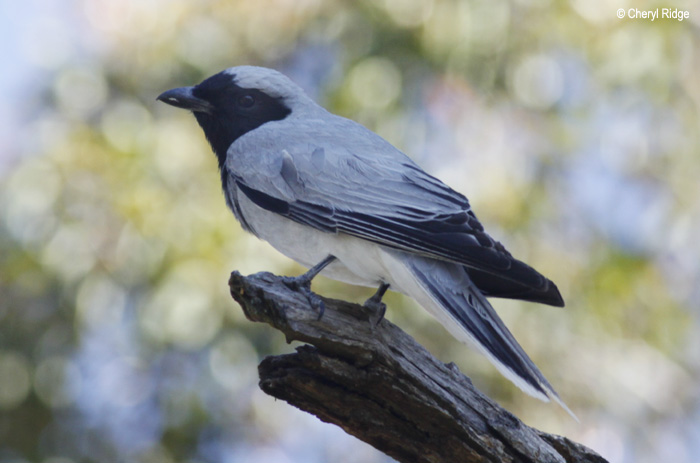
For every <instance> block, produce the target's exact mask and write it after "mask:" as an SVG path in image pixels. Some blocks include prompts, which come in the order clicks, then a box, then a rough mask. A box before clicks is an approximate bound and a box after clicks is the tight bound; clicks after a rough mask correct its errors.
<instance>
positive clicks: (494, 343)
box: [404, 256, 578, 421]
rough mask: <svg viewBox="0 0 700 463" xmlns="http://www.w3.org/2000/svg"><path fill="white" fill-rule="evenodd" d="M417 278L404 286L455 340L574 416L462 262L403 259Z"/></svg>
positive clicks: (516, 383)
mask: <svg viewBox="0 0 700 463" xmlns="http://www.w3.org/2000/svg"><path fill="white" fill-rule="evenodd" d="M404 264H405V265H406V267H407V268H408V270H409V272H410V273H411V275H412V276H413V279H414V280H415V283H416V284H415V285H412V287H411V288H404V290H405V292H406V293H408V295H409V296H411V297H413V298H414V299H415V300H416V301H417V302H419V303H420V304H421V305H422V306H423V307H425V308H426V309H427V310H428V311H429V312H431V314H432V315H433V316H434V317H436V318H437V319H438V321H439V322H440V323H442V325H443V326H444V327H445V328H446V329H447V330H448V331H449V332H450V333H451V334H452V335H453V336H455V337H456V338H457V339H459V340H460V341H462V342H467V343H469V344H471V345H473V346H474V347H475V348H476V349H477V350H479V351H480V352H481V353H483V354H484V355H485V356H486V357H487V358H488V359H489V360H490V361H491V362H492V363H493V364H494V365H495V366H496V368H498V370H499V371H500V372H501V373H502V374H503V375H504V376H505V377H506V378H508V379H509V380H511V381H512V382H513V383H514V384H515V385H516V386H518V387H519V388H520V389H522V390H523V391H525V392H526V393H528V394H530V395H532V396H534V397H537V398H538V399H540V400H543V401H545V402H549V400H550V399H552V400H554V401H555V402H557V403H558V404H559V405H561V406H562V407H563V408H564V409H565V410H566V411H567V412H568V413H569V414H570V415H571V416H572V417H573V418H574V419H575V420H577V421H578V418H576V415H574V414H573V412H571V410H570V409H569V407H567V406H566V404H565V403H564V402H563V401H562V400H561V398H560V397H559V395H558V394H557V393H556V391H555V390H554V388H553V387H552V385H551V384H549V381H547V379H546V378H545V377H544V375H543V374H542V373H541V372H540V371H539V369H538V368H537V366H535V364H534V363H533V361H532V360H530V358H529V357H528V355H527V354H526V353H525V351H524V350H523V348H522V347H520V345H519V344H518V342H517V341H516V340H515V338H514V337H513V335H512V334H511V333H510V331H509V330H508V328H506V326H505V324H504V323H503V322H502V321H501V319H500V317H499V316H498V314H497V313H496V311H495V310H494V309H493V307H492V306H491V304H490V303H489V302H488V300H487V299H486V297H484V295H483V294H482V293H481V292H480V291H479V289H478V288H477V287H476V286H475V285H474V284H473V283H472V281H471V280H470V278H469V275H468V274H467V272H466V270H465V269H464V267H462V266H461V265H458V264H453V263H449V262H443V261H436V260H433V259H427V258H422V257H417V256H411V257H410V258H406V259H404Z"/></svg>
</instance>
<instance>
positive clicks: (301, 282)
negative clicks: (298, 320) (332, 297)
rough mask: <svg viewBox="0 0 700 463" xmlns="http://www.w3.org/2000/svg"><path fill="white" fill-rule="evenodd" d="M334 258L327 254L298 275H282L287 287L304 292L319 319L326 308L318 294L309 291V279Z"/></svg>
mask: <svg viewBox="0 0 700 463" xmlns="http://www.w3.org/2000/svg"><path fill="white" fill-rule="evenodd" d="M334 260H335V256H332V255H330V254H329V255H328V256H327V257H326V258H325V259H323V260H322V261H321V262H319V263H318V264H316V265H314V266H313V267H311V268H310V269H309V270H308V271H307V272H306V273H304V274H302V275H299V276H298V277H282V282H283V283H284V284H285V285H287V286H288V287H289V288H291V289H293V290H295V291H299V292H301V293H302V294H304V296H306V299H308V301H309V304H311V307H313V308H315V309H318V319H319V320H320V319H321V317H323V312H325V310H326V305H325V304H324V303H323V301H322V300H321V298H320V297H319V296H318V294H315V293H314V292H313V291H311V280H313V279H314V277H315V276H316V275H318V274H319V273H321V270H323V269H324V268H326V267H327V266H328V264H330V263H331V262H333V261H334Z"/></svg>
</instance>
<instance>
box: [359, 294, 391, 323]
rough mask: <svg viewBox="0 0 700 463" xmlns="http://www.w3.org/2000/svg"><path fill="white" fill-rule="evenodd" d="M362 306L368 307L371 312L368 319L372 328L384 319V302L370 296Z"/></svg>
mask: <svg viewBox="0 0 700 463" xmlns="http://www.w3.org/2000/svg"><path fill="white" fill-rule="evenodd" d="M363 307H365V308H366V309H369V310H370V311H371V314H370V316H369V321H370V323H371V324H372V328H376V327H377V326H379V324H380V323H381V322H382V320H384V314H385V313H386V304H385V303H383V302H381V301H377V300H375V299H374V298H373V297H370V298H369V299H367V300H366V301H365V303H364V304H363Z"/></svg>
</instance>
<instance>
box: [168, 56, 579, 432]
mask: <svg viewBox="0 0 700 463" xmlns="http://www.w3.org/2000/svg"><path fill="white" fill-rule="evenodd" d="M157 100H159V101H162V102H164V103H166V104H168V105H171V106H174V107H177V108H182V109H186V110H189V111H191V112H192V113H193V114H194V117H195V119H196V120H197V122H198V124H199V126H200V127H201V129H202V130H203V132H204V135H205V137H206V139H207V140H208V142H209V144H210V145H211V148H212V150H213V152H214V154H215V155H216V158H217V161H218V167H219V171H220V174H221V183H222V188H223V192H224V196H225V199H226V203H227V205H228V207H229V208H230V209H231V211H232V212H233V214H234V215H235V217H236V218H237V219H238V221H239V222H240V224H241V226H242V228H243V229H244V230H246V231H248V232H250V233H252V234H253V235H255V236H256V237H258V238H260V239H262V240H264V241H267V242H268V243H269V244H270V245H272V246H273V247H274V248H275V249H276V250H278V251H279V252H281V253H282V254H284V255H286V256H287V257H289V258H291V259H293V260H295V261H296V262H298V263H300V264H301V265H303V266H304V267H306V268H308V269H309V270H308V271H307V272H306V273H304V274H302V275H300V276H297V277H286V279H285V283H287V284H288V285H290V286H292V287H295V288H297V289H299V290H302V291H304V293H305V294H306V295H307V297H308V299H309V301H310V302H311V304H312V306H313V307H316V308H318V309H319V317H320V315H321V314H322V313H323V308H324V306H323V303H322V301H320V298H319V297H318V296H317V295H315V293H313V292H312V291H311V289H310V285H311V281H312V279H313V278H314V277H315V276H316V275H317V274H319V273H321V272H322V273H323V275H325V276H327V277H329V278H332V279H335V280H338V281H341V282H345V283H350V284H354V285H362V286H368V287H376V288H377V291H376V293H375V294H374V295H373V296H372V297H370V298H369V299H368V300H367V302H366V303H365V305H366V306H367V307H369V308H371V309H373V310H375V311H376V312H377V313H378V315H377V323H378V322H379V321H381V318H382V317H383V315H384V310H385V308H386V306H385V305H384V303H383V302H382V297H383V296H384V294H385V292H386V291H387V290H388V289H391V290H393V291H398V292H400V293H403V294H405V295H407V296H409V297H410V298H412V299H414V300H415V301H416V302H417V303H418V304H419V305H420V306H422V307H423V308H424V309H425V310H427V311H428V312H429V313H430V314H431V315H432V316H433V317H435V318H436V319H437V321H438V322H440V323H441V324H442V325H443V326H444V327H445V328H446V329H447V331H448V332H450V333H451V334H452V335H453V336H454V337H455V338H456V339H458V340H460V341H462V342H464V343H466V344H468V345H471V346H472V347H474V348H475V349H476V350H477V351H479V352H480V353H482V354H483V355H485V356H486V358H487V359H488V360H490V361H491V363H492V364H493V365H494V366H495V367H496V368H497V369H498V371H500V372H501V373H502V374H503V375H504V376H505V377H506V378H508V379H509V380H510V381H512V382H513V383H514V384H515V385H516V386H518V387H519V388H520V389H522V390H523V391H524V392H525V393H527V394H529V395H531V396H534V397H536V398H538V399H540V400H543V401H545V402H548V401H550V400H554V401H555V402H557V403H558V404H559V405H561V406H562V407H563V408H564V409H565V410H566V411H567V412H568V413H569V414H571V416H572V417H574V419H576V417H575V415H574V414H573V413H572V412H571V410H570V409H569V408H568V407H567V406H566V404H565V403H564V402H563V401H562V400H561V398H560V396H559V395H558V394H557V392H556V391H555V390H554V388H553V387H552V386H551V384H550V383H549V382H548V381H547V379H546V378H545V377H544V375H543V374H542V373H541V372H540V370H539V369H538V368H537V366H536V365H535V364H534V362H533V361H532V360H531V359H530V358H529V357H528V355H527V353H526V352H525V351H524V349H523V348H522V347H521V346H520V345H519V344H518V342H517V341H516V339H515V338H514V337H513V335H512V334H511V332H510V331H509V330H508V328H507V327H506V326H505V324H504V323H503V321H502V320H501V319H500V317H499V316H498V314H497V313H496V311H495V310H494V308H493V306H492V305H491V304H490V302H489V301H488V299H487V298H488V297H495V298H509V299H519V300H524V301H529V302H537V303H543V304H548V305H552V306H559V307H563V306H564V300H563V298H562V296H561V293H560V292H559V290H558V288H557V286H556V285H555V284H554V282H552V281H551V280H549V279H548V278H546V277H545V276H543V275H542V274H541V273H539V272H538V271H536V270H535V269H534V268H532V267H531V266H529V265H527V264H526V263H524V262H522V261H520V260H518V259H516V258H514V257H513V256H512V255H511V253H510V252H508V250H506V248H505V247H504V246H503V244H501V243H500V242H498V241H496V240H495V239H493V238H492V237H491V236H490V235H489V234H488V233H487V232H486V231H485V230H484V227H483V225H482V224H481V222H480V221H479V220H478V219H477V217H476V214H475V213H474V211H473V210H472V208H471V206H470V204H469V201H468V199H467V198H466V197H465V196H464V195H463V194H461V193H459V192H457V191H455V190H453V189H452V188H450V187H449V186H447V185H446V184H445V183H443V182H442V181H441V180H439V179H438V178H436V177H434V176H432V175H430V174H428V173H427V172H425V171H424V170H423V169H422V168H421V167H420V166H419V165H418V164H417V163H416V162H414V161H413V160H412V159H411V158H409V157H408V156H407V155H406V154H404V153H403V152H401V151H400V150H399V149H397V148H396V147H394V146H393V145H392V144H391V143H389V142H388V141H386V140H385V139H384V138H382V137H380V136H379V135H377V134H376V133H374V132H372V131H371V130H369V129H368V128H366V127H364V126H363V125H361V124H359V123H357V122H355V121H353V120H350V119H347V118H344V117H342V116H338V115H335V114H332V113H331V112H329V111H327V110H326V109H324V108H323V107H322V106H320V105H318V104H317V103H316V102H315V101H314V100H313V99H312V98H310V97H309V96H308V95H307V94H306V93H305V92H304V90H303V89H302V88H301V87H300V86H298V85H297V84H296V83H294V82H293V81H292V80H291V79H289V78H288V77H287V76H285V75H284V74H282V73H280V72H278V71H276V70H273V69H269V68H264V67H258V66H248V65H244V66H235V67H231V68H228V69H226V70H223V71H221V72H219V73H217V74H214V75H212V76H211V77H208V78H206V79H205V80H203V81H202V82H201V83H199V84H197V85H194V86H188V87H179V88H173V89H171V90H167V91H165V92H163V93H162V94H160V95H159V96H158V97H157Z"/></svg>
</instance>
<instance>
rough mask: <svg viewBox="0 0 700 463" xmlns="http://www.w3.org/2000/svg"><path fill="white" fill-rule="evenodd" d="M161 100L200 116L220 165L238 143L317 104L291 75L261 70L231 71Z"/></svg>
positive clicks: (163, 96)
mask: <svg viewBox="0 0 700 463" xmlns="http://www.w3.org/2000/svg"><path fill="white" fill-rule="evenodd" d="M158 100H160V101H162V102H164V103H167V104H169V105H171V106H175V107H177V108H183V109H188V110H190V111H192V112H193V113H194V115H195V117H196V118H197V122H199V125H200V126H201V127H202V129H203V130H204V134H205V135H206V137H207V139H208V140H209V143H210V144H211V146H212V149H213V150H214V153H216V155H217V157H218V158H219V165H220V166H221V165H222V164H223V162H225V160H226V152H227V151H228V148H229V146H231V144H232V143H233V142H234V141H236V139H238V138H239V137H241V136H242V135H245V134H246V133H248V132H250V131H251V130H255V129H256V128H258V127H260V126H261V125H263V124H265V123H267V122H271V121H279V120H282V119H285V118H286V117H288V116H289V115H290V114H292V112H293V111H295V110H300V109H301V108H303V107H305V106H308V105H309V104H313V102H311V100H310V99H309V97H308V96H306V94H305V93H304V91H303V90H302V89H301V88H300V87H299V86H298V85H296V84H295V83H294V82H292V81H291V80H290V79H289V78H288V77H286V76H285V75H283V74H281V73H279V72H277V71H275V70H272V69H267V68H262V67H255V66H237V67H233V68H229V69H226V70H225V71H222V72H220V73H218V74H215V75H213V76H211V77H209V78H208V79H206V80H204V81H203V82H201V83H200V84H198V85H195V86H193V87H179V88H174V89H172V90H168V91H166V92H163V93H162V94H160V95H159V96H158Z"/></svg>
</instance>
